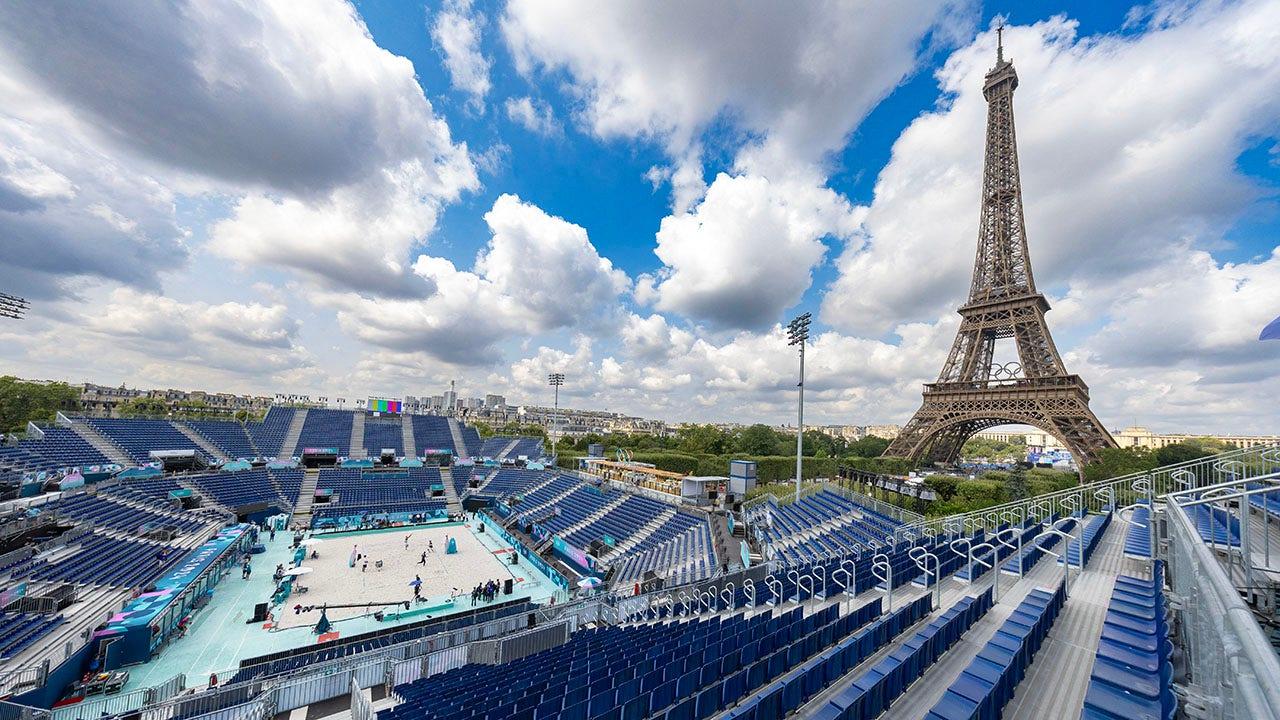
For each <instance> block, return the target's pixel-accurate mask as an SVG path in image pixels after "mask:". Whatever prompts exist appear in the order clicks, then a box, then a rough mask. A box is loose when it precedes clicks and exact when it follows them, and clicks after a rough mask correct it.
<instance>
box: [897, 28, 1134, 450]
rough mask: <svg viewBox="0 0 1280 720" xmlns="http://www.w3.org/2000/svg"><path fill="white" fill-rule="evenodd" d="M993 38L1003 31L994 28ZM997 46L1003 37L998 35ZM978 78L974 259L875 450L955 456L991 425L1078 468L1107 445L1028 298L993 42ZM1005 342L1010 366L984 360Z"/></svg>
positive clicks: (1012, 155) (1012, 156) (1009, 102)
mask: <svg viewBox="0 0 1280 720" xmlns="http://www.w3.org/2000/svg"><path fill="white" fill-rule="evenodd" d="M998 32H1000V34H1001V36H1002V35H1003V28H1001V29H1000V31H998ZM1001 41H1003V37H1001ZM997 47H998V49H997V51H996V66H995V67H994V68H992V70H991V71H990V72H988V73H987V76H986V81H985V83H984V85H983V88H982V92H983V95H984V96H985V97H986V99H987V150H986V161H985V164H984V168H983V177H982V213H981V218H980V220H979V223H978V254H977V258H976V260H975V262H974V267H973V284H972V286H971V288H970V291H969V299H968V301H967V302H966V303H965V304H964V305H962V306H961V307H960V309H959V313H960V316H961V318H962V320H961V322H960V330H959V332H958V333H957V334H956V339H955V343H954V344H953V345H952V346H951V353H950V355H948V356H947V361H946V364H944V365H943V366H942V372H941V374H939V375H938V380H937V382H934V383H928V384H926V385H925V387H924V402H923V404H922V405H921V407H920V409H919V410H917V411H916V414H915V415H914V416H913V417H912V418H911V421H910V422H909V423H907V425H906V427H904V428H903V429H902V432H901V433H900V434H899V435H898V437H897V438H896V439H895V440H894V441H893V443H892V444H891V445H890V446H889V449H888V450H886V451H885V454H886V455H895V456H899V457H907V458H910V459H912V460H916V461H939V462H946V461H951V460H954V459H956V457H958V455H959V453H960V448H961V446H962V445H963V444H964V442H965V440H967V439H969V438H970V437H972V436H973V435H974V434H975V433H977V432H980V431H982V430H985V429H988V428H991V427H995V426H997V425H1008V424H1023V425H1031V426H1033V427H1037V428H1039V429H1041V430H1044V431H1045V432H1047V433H1049V434H1051V435H1053V436H1054V437H1055V438H1057V439H1058V440H1059V441H1060V442H1062V443H1063V444H1064V445H1065V446H1066V447H1067V448H1069V449H1070V450H1071V452H1072V455H1073V456H1074V457H1075V458H1076V461H1077V462H1078V463H1080V464H1081V465H1083V464H1084V463H1086V462H1089V461H1091V460H1094V459H1096V458H1097V454H1098V451H1099V450H1101V449H1103V448H1108V447H1115V446H1116V443H1115V440H1113V439H1112V437H1111V435H1110V434H1109V433H1108V432H1107V431H1106V429H1105V428H1103V426H1102V423H1100V422H1099V421H1098V418H1097V417H1095V416H1094V414H1093V412H1092V411H1090V410H1089V388H1088V386H1087V385H1085V383H1084V381H1083V380H1081V379H1080V376H1079V375H1073V374H1071V373H1068V372H1067V369H1066V366H1065V365H1064V364H1063V362H1062V357H1061V356H1059V355H1058V349H1057V348H1056V347H1054V344H1053V338H1052V337H1050V335H1049V327H1048V326H1047V325H1046V324H1045V319H1044V314H1045V311H1046V310H1048V309H1049V303H1048V301H1046V300H1045V297H1044V295H1041V294H1040V293H1039V292H1037V291H1036V285H1035V279H1034V278H1033V276H1032V273H1031V258H1030V255H1029V254H1028V252H1027V236H1026V232H1025V228H1026V226H1025V224H1024V222H1023V216H1022V183H1021V180H1020V179H1019V176H1018V148H1017V138H1016V135H1015V133H1014V128H1013V91H1014V89H1016V88H1017V87H1018V74H1017V73H1016V72H1015V71H1014V69H1013V63H1012V62H1010V61H1008V60H1005V58H1004V47H1003V42H1000V43H999V44H998V46H997ZM1006 338H1012V339H1013V341H1014V343H1015V344H1016V346H1017V350H1018V361H1017V362H1010V363H1006V364H1003V365H1001V364H999V363H996V362H995V361H994V355H995V346H996V341H997V340H1000V339H1006Z"/></svg>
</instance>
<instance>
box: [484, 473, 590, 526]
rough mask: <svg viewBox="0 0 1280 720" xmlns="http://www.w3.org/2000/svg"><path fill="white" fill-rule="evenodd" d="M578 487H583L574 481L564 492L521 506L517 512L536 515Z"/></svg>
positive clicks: (557, 502)
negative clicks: (534, 503) (529, 505)
mask: <svg viewBox="0 0 1280 720" xmlns="http://www.w3.org/2000/svg"><path fill="white" fill-rule="evenodd" d="M494 475H497V473H494ZM580 487H583V486H582V485H581V484H579V483H574V484H573V485H570V486H569V489H568V490H565V491H564V492H562V493H560V494H559V495H556V496H555V497H553V498H551V499H549V500H547V501H546V502H543V503H538V504H537V505H534V506H533V507H529V508H525V507H523V506H522V507H521V509H520V512H519V514H520V515H525V516H532V515H536V514H537V513H539V512H542V511H543V510H546V509H547V508H549V507H553V506H555V505H557V504H559V503H560V502H561V501H562V500H564V499H565V498H566V497H569V493H571V492H573V491H575V490H577V489H578V488H580ZM525 494H526V495H527V494H528V492H526V493H525Z"/></svg>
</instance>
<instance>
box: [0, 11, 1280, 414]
mask: <svg viewBox="0 0 1280 720" xmlns="http://www.w3.org/2000/svg"><path fill="white" fill-rule="evenodd" d="M1070 6H1071V7H1070V9H1069V10H1066V11H1063V10H1062V9H1061V8H1060V7H1059V6H1058V5H1056V4H1051V3H1047V2H1043V1H1040V0H1033V1H1031V2H1025V3H1017V4H1015V5H1013V6H1001V5H980V4H978V3H975V2H968V1H966V0H908V1H906V2H899V3H878V2H870V1H863V2H854V1H849V2H835V3H823V4H816V3H815V4H807V3H802V4H799V5H788V6H761V7H753V8H752V9H751V11H749V12H743V11H742V10H741V8H740V7H738V6H736V5H734V4H729V3H724V2H718V1H717V2H643V3H641V2H616V3H607V4H598V3H579V2H568V1H562V0H509V1H507V2H498V1H492V2H490V1H481V0H476V1H474V2H472V1H471V0H445V1H444V2H443V3H437V2H432V3H427V4H425V5H422V4H416V3H405V2H392V1H391V0H361V1H360V2H356V3H355V4H349V3H347V2H343V1H342V0H315V1H314V2H307V3H296V2H286V1H284V0H275V1H270V2H248V1H247V0H243V1H240V0H226V1H225V2H218V3H211V4H205V5H201V6H191V5H187V4H186V3H183V2H178V3H174V4H170V5H165V6H163V7H160V8H151V7H149V8H148V9H146V10H143V9H141V8H136V7H133V6H132V5H131V4H130V3H109V4H107V3H104V4H73V5H67V6H61V5H56V4H51V3H43V2H38V1H37V0H20V1H19V2H11V3H5V4H3V5H2V6H0V107H3V108H4V110H3V111H0V238H4V239H3V240H2V241H0V292H10V293H14V294H19V295H23V296H25V297H27V298H29V299H30V300H31V302H32V306H31V309H30V310H29V311H28V318H27V319H26V320H23V321H11V320H6V319H0V373H7V374H14V375H18V376H21V377H30V378H42V379H65V380H69V381H72V382H83V381H88V382H96V383H99V384H105V385H119V384H120V383H127V384H129V385H130V386H135V387H166V386H172V387H176V388H184V389H205V390H210V391H225V392H235V393H241V394H245V393H254V394H266V395H272V394H274V393H275V392H284V393H294V394H310V395H312V396H320V395H327V396H344V397H349V398H361V397H369V396H386V397H401V396H403V395H406V394H408V395H421V394H423V393H425V392H426V390H425V389H424V388H426V389H430V388H444V387H447V386H448V382H449V380H451V379H457V380H458V381H459V386H460V387H472V388H477V389H476V390H474V391H470V390H466V391H460V394H462V395H467V396H472V395H480V396H482V395H483V394H485V393H486V392H489V393H498V394H504V395H507V396H508V397H509V398H511V399H513V401H514V400H516V399H519V401H520V402H521V404H547V405H549V404H550V402H551V400H550V398H551V392H550V389H549V388H546V387H545V385H546V376H547V373H549V372H553V371H554V372H563V373H565V374H566V376H567V382H566V384H565V386H564V388H562V391H561V402H562V404H568V405H571V406H573V407H575V408H581V409H604V408H608V409H609V410H611V411H615V412H621V413H625V414H628V415H635V416H640V417H645V418H653V419H662V420H667V421H670V422H677V421H682V420H691V421H718V422H745V423H752V422H765V423H769V424H781V423H794V413H795V382H796V371H797V361H796V355H795V352H794V348H790V347H788V346H787V342H786V336H785V332H784V331H783V329H782V325H783V324H785V323H786V321H787V320H789V319H790V318H791V317H793V316H794V315H796V314H799V313H802V312H812V313H813V315H814V325H813V329H812V338H813V340H812V342H811V344H810V346H809V349H808V351H807V354H806V363H807V368H808V377H807V382H806V407H805V416H806V424H810V423H812V424H814V425H819V424H821V425H831V424H880V423H898V424H901V423H903V422H905V421H906V420H907V418H908V417H909V416H910V413H911V412H912V410H914V409H915V407H916V406H917V405H918V403H919V399H920V389H921V383H923V382H928V381H932V380H933V379H935V375H936V373H937V369H938V368H939V367H940V366H941V364H942V360H943V356H944V355H945V353H946V352H947V349H948V346H949V343H950V340H951V338H952V337H953V336H954V334H955V328H956V323H957V318H958V316H957V315H956V313H955V307H956V306H957V305H958V304H959V303H960V302H961V300H962V299H963V297H964V296H965V293H966V290H967V288H968V283H969V273H970V269H971V266H972V261H973V253H974V247H975V242H976V236H977V227H976V223H977V217H978V192H979V180H980V171H981V158H982V144H983V138H984V136H983V126H984V122H985V114H984V113H985V104H984V102H983V98H982V93H981V86H982V76H983V74H984V73H985V72H986V70H987V69H988V68H989V67H990V66H991V65H992V63H993V62H994V56H995V31H994V27H995V26H996V25H997V24H999V23H1000V22H1001V21H1003V22H1004V23H1005V25H1006V29H1005V33H1004V37H1005V47H1006V55H1007V56H1009V57H1011V58H1012V60H1013V61H1014V63H1015V64H1016V67H1017V70H1018V74H1019V77H1020V79H1021V85H1020V87H1019V88H1018V91H1017V94H1016V95H1015V100H1014V107H1015V112H1016V117H1017V126H1018V132H1019V138H1018V140H1019V150H1020V161H1021V171H1022V177H1023V188H1024V193H1025V202H1026V220H1027V235H1028V238H1029V243H1030V250H1031V256H1032V260H1033V263H1034V266H1035V269H1036V280H1037V283H1038V285H1039V286H1040V288H1041V290H1042V291H1043V292H1045V294H1046V295H1047V296H1048V298H1049V301H1050V303H1051V305H1052V306H1053V309H1052V310H1051V311H1050V312H1049V314H1048V322H1049V324H1050V327H1051V329H1052V331H1053V334H1054V338H1055V340H1056V341H1057V343H1058V346H1059V349H1060V350H1062V352H1063V355H1064V359H1065V361H1066V364H1067V366H1068V367H1069V368H1071V370H1072V371H1073V372H1077V373H1079V374H1080V375H1081V376H1082V377H1083V378H1084V379H1085V381H1086V382H1087V383H1088V384H1089V386H1090V391H1091V405H1092V407H1093V409H1094V410H1095V412H1096V413H1097V415H1098V416H1099V418H1100V419H1101V420H1102V422H1103V423H1104V424H1105V425H1106V426H1107V427H1108V428H1121V427H1124V426H1126V425H1130V424H1134V423H1137V424H1141V425H1146V426H1148V427H1151V428H1153V429H1157V430H1163V431H1179V432H1183V431H1185V432H1197V433H1211V432H1232V433H1253V434H1269V433H1275V432H1277V427H1280V424H1278V423H1277V420H1278V419H1280V413H1277V412H1276V410H1275V400H1274V399H1275V398H1276V397H1280V343H1264V342H1259V341H1258V339H1257V338H1258V333H1259V332H1260V331H1261V329H1262V328H1263V327H1264V326H1265V325H1266V324H1267V323H1268V322H1269V321H1270V320H1271V319H1272V318H1274V317H1275V315H1276V313H1277V312H1280V240H1278V238H1280V22H1278V21H1277V18H1280V0H1246V1H1243V2H1230V3H1228V2H1202V3H1191V4H1188V3H1184V2H1178V1H1174V0H1168V1H1160V0H1157V1H1156V2H1152V3H1146V4H1134V5H1127V4H1123V3H1109V2H1101V1H1098V2H1081V3H1071V4H1070ZM71 13H73V14H75V16H76V17H75V18H74V20H73V19H71V18H68V17H64V15H65V14H71ZM998 13H1009V14H1008V15H1007V16H1001V17H997V14H998ZM86 58H92V62H86V60H85V59H86ZM439 392H440V390H433V391H432V392H431V394H438V393H439ZM544 396H545V402H544V401H543V399H542V398H543V397H544Z"/></svg>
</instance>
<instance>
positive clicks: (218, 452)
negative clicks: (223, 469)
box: [169, 420, 231, 463]
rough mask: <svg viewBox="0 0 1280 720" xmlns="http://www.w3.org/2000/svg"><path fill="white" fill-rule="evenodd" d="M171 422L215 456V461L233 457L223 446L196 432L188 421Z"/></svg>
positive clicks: (201, 447) (211, 455) (224, 460)
mask: <svg viewBox="0 0 1280 720" xmlns="http://www.w3.org/2000/svg"><path fill="white" fill-rule="evenodd" d="M169 424H170V425H172V426H173V428H174V429H175V430H177V431H178V432H180V433H182V434H183V435H186V436H187V437H188V438H190V439H191V442H193V443H195V444H196V445H199V446H200V449H202V450H204V451H205V452H207V453H209V457H211V458H213V459H214V460H215V461H217V462H219V463H224V462H227V461H228V460H230V459H231V458H229V457H227V454H226V453H224V452H222V448H220V447H218V446H217V445H214V444H213V443H211V442H209V441H208V440H206V439H205V437H204V436H203V435H201V434H200V433H198V432H196V431H195V429H194V428H192V427H190V426H188V425H187V424H186V423H184V422H179V421H176V420H170V421H169Z"/></svg>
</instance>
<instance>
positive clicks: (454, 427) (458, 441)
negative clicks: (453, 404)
mask: <svg viewBox="0 0 1280 720" xmlns="http://www.w3.org/2000/svg"><path fill="white" fill-rule="evenodd" d="M449 434H450V435H452V436H453V452H454V455H455V456H456V457H457V458H458V459H460V460H466V459H468V458H470V457H471V453H469V452H467V443H466V442H465V441H464V440H463V439H462V428H460V427H458V421H457V420H456V419H455V418H449Z"/></svg>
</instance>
